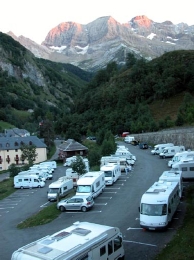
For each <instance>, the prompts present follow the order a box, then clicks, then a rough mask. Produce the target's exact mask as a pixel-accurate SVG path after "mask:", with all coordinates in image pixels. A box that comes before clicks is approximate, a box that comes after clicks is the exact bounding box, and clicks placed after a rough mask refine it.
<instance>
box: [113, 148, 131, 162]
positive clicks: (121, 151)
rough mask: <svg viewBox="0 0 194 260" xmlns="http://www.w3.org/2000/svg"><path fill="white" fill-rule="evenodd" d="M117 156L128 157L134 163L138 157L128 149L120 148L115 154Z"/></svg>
mask: <svg viewBox="0 0 194 260" xmlns="http://www.w3.org/2000/svg"><path fill="white" fill-rule="evenodd" d="M115 155H116V156H126V157H128V158H129V159H132V160H134V161H136V156H135V155H133V154H132V153H131V152H130V151H129V150H128V149H126V148H118V149H117V150H116V152H115Z"/></svg>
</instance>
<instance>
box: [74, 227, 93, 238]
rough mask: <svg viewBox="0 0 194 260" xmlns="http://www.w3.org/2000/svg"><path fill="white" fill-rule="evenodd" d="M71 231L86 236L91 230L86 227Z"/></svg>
mask: <svg viewBox="0 0 194 260" xmlns="http://www.w3.org/2000/svg"><path fill="white" fill-rule="evenodd" d="M71 232H72V233H73V234H76V235H81V236H86V235H87V234H89V233H90V232H91V230H89V229H84V228H75V229H73V230H72V231H71Z"/></svg>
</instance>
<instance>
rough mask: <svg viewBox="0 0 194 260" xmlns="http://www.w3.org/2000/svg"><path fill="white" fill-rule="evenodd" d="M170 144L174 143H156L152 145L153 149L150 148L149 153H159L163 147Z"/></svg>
mask: <svg viewBox="0 0 194 260" xmlns="http://www.w3.org/2000/svg"><path fill="white" fill-rule="evenodd" d="M170 146H174V144H172V143H167V144H156V145H155V146H154V149H153V150H151V154H153V155H156V154H157V155H159V154H160V153H161V152H162V151H163V149H164V148H165V147H170Z"/></svg>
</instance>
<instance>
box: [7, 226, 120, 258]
mask: <svg viewBox="0 0 194 260" xmlns="http://www.w3.org/2000/svg"><path fill="white" fill-rule="evenodd" d="M122 241H123V237H122V234H121V232H120V230H119V228H117V227H110V226H105V225H100V224H95V223H90V222H75V223H74V224H73V225H72V226H70V227H67V228H65V229H63V230H60V231H58V232H56V233H54V234H53V235H48V236H46V237H43V238H40V239H39V240H37V241H34V242H32V243H30V244H28V245H25V246H23V247H21V248H19V249H18V250H16V251H15V252H13V254H12V257H11V260H41V259H45V260H56V259H63V260H84V259H93V260H105V259H109V260H115V259H117V260H124V255H125V252H124V247H123V242H122Z"/></svg>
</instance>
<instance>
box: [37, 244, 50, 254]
mask: <svg viewBox="0 0 194 260" xmlns="http://www.w3.org/2000/svg"><path fill="white" fill-rule="evenodd" d="M52 250H53V249H52V248H50V247H46V246H44V247H42V248H40V249H38V250H37V251H38V252H39V253H41V254H47V253H49V252H50V251H52Z"/></svg>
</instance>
